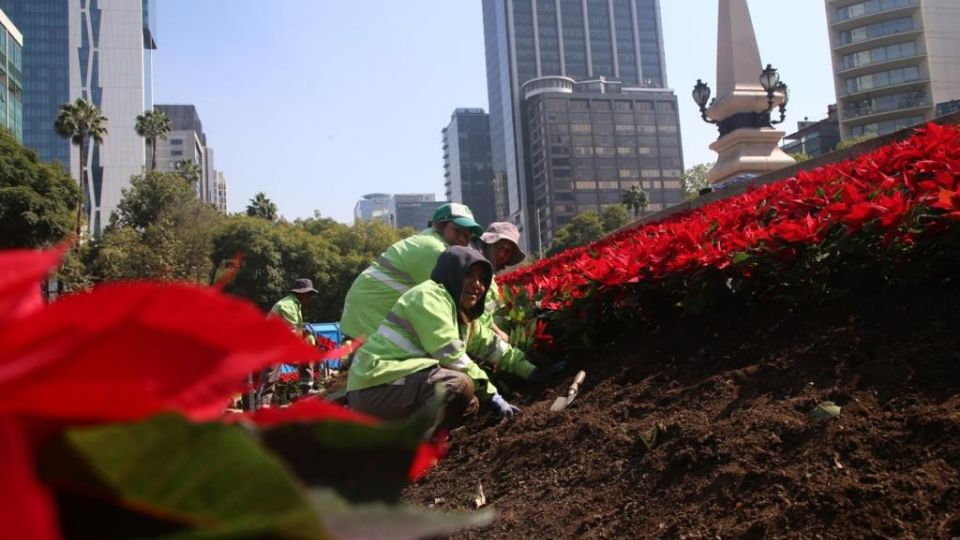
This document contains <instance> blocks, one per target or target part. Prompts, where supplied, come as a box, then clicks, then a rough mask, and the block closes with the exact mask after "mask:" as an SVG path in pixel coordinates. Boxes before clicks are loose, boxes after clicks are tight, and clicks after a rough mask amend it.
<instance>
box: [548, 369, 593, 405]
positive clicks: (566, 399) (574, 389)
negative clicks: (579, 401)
mask: <svg viewBox="0 0 960 540" xmlns="http://www.w3.org/2000/svg"><path fill="white" fill-rule="evenodd" d="M585 378H587V372H586V371H581V372H579V373H577V376H576V377H574V378H573V384H571V385H570V388H568V389H567V395H566V396H560V397H558V398H557V399H555V400H554V401H553V405H551V406H550V410H551V411H554V412H556V411H562V410H563V409H566V408H567V406H568V405H570V403H571V402H572V401H573V399H574V398H576V397H577V394H578V393H580V385H581V384H583V380H584V379H585Z"/></svg>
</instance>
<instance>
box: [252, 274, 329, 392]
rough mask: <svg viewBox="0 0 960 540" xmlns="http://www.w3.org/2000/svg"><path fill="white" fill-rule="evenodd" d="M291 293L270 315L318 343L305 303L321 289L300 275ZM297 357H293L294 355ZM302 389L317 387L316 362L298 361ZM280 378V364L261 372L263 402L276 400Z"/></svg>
mask: <svg viewBox="0 0 960 540" xmlns="http://www.w3.org/2000/svg"><path fill="white" fill-rule="evenodd" d="M289 292H290V294H288V295H286V296H284V297H283V298H281V299H280V300H277V303H275V304H274V305H273V307H271V308H270V315H269V316H270V317H277V318H279V319H280V320H282V321H283V322H285V323H286V324H287V326H289V327H290V330H291V331H292V332H293V333H295V334H296V335H297V336H299V337H302V338H303V339H305V340H306V341H307V342H308V343H309V344H310V345H315V344H316V339H315V338H314V337H313V334H312V333H311V332H310V331H309V330H308V329H307V328H306V326H305V325H304V323H303V306H305V305H307V304H309V303H310V302H311V301H313V298H314V296H316V294H317V293H318V292H319V291H317V290H316V289H314V288H313V281H311V280H309V279H303V278H301V279H297V280H294V282H293V287H291V288H290V291H289ZM291 360H293V359H291ZM297 370H298V372H299V378H300V389H301V391H302V392H304V393H311V392H312V391H313V390H314V388H313V366H312V365H298V366H297ZM279 380H280V366H271V367H269V368H267V369H265V370H263V371H262V372H261V373H260V381H259V382H260V388H259V391H258V393H259V395H260V396H259V398H260V399H259V401H260V403H261V404H262V406H266V407H269V406H270V405H271V401H272V400H273V394H274V390H275V389H276V386H277V382H278V381H279Z"/></svg>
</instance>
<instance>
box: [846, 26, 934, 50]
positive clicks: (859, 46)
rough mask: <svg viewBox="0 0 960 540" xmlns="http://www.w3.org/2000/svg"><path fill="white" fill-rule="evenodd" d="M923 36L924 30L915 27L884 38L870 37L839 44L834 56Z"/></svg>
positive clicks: (883, 36) (886, 35)
mask: <svg viewBox="0 0 960 540" xmlns="http://www.w3.org/2000/svg"><path fill="white" fill-rule="evenodd" d="M921 35H923V28H920V27H918V26H914V27H913V28H910V29H908V30H903V31H901V32H894V33H892V34H885V35H882V36H876V37H870V38H867V39H863V40H860V41H854V42H851V43H838V44H837V45H836V46H835V47H834V49H833V52H834V54H839V55H841V56H842V55H844V54H849V53H852V52H857V51H863V50H866V49H872V48H875V47H881V46H884V45H893V44H894V43H897V42H899V41H904V40H905V39H916V38H917V37H919V36H921Z"/></svg>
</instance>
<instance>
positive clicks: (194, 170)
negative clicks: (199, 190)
mask: <svg viewBox="0 0 960 540" xmlns="http://www.w3.org/2000/svg"><path fill="white" fill-rule="evenodd" d="M173 172H175V173H177V174H178V175H180V178H183V179H184V180H185V181H186V182H187V183H188V184H190V185H191V186H195V185H196V184H197V182H199V181H200V175H201V174H203V169H201V168H200V165H199V164H198V163H197V162H196V161H194V160H192V159H181V160H179V161H176V162H174V164H173Z"/></svg>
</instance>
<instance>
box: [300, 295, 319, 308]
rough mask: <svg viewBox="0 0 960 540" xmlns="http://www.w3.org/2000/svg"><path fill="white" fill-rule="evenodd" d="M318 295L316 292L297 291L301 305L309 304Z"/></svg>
mask: <svg viewBox="0 0 960 540" xmlns="http://www.w3.org/2000/svg"><path fill="white" fill-rule="evenodd" d="M314 296H316V295H315V294H314V293H297V300H299V301H300V305H303V306H305V305H307V304H309V303H310V302H312V301H313V297H314Z"/></svg>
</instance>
